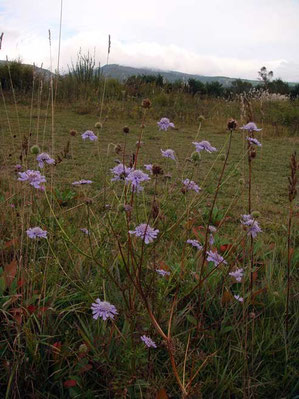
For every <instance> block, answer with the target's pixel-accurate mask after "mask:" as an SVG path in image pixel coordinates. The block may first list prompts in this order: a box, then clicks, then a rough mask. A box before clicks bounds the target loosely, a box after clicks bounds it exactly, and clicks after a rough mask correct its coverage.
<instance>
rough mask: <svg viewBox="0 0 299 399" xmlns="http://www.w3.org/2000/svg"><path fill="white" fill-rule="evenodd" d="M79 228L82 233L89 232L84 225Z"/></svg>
mask: <svg viewBox="0 0 299 399" xmlns="http://www.w3.org/2000/svg"><path fill="white" fill-rule="evenodd" d="M80 230H81V231H82V233H84V234H86V235H88V234H89V231H88V230H87V229H86V228H85V227H82V229H80Z"/></svg>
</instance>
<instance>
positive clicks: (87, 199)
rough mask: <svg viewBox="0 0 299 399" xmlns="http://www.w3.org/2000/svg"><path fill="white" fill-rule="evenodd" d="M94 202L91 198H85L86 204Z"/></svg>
mask: <svg viewBox="0 0 299 399" xmlns="http://www.w3.org/2000/svg"><path fill="white" fill-rule="evenodd" d="M92 203H93V201H92V199H91V198H85V204H86V205H91V204H92Z"/></svg>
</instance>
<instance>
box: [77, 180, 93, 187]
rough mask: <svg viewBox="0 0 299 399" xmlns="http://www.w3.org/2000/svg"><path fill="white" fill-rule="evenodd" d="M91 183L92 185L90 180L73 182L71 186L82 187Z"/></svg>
mask: <svg viewBox="0 0 299 399" xmlns="http://www.w3.org/2000/svg"><path fill="white" fill-rule="evenodd" d="M91 183H92V180H85V179H82V180H78V181H74V182H73V183H72V185H73V186H83V185H84V184H91Z"/></svg>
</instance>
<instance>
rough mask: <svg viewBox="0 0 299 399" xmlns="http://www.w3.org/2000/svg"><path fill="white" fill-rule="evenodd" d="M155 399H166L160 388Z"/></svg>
mask: <svg viewBox="0 0 299 399" xmlns="http://www.w3.org/2000/svg"><path fill="white" fill-rule="evenodd" d="M156 399H168V395H167V393H166V391H165V389H164V388H161V389H160V390H159V391H158V392H157V396H156Z"/></svg>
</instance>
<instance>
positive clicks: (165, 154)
mask: <svg viewBox="0 0 299 399" xmlns="http://www.w3.org/2000/svg"><path fill="white" fill-rule="evenodd" d="M161 154H162V157H164V158H171V159H173V160H174V161H175V155H174V151H173V150H171V149H170V148H168V149H167V150H165V151H163V150H161Z"/></svg>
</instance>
